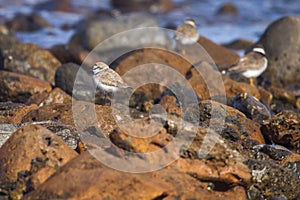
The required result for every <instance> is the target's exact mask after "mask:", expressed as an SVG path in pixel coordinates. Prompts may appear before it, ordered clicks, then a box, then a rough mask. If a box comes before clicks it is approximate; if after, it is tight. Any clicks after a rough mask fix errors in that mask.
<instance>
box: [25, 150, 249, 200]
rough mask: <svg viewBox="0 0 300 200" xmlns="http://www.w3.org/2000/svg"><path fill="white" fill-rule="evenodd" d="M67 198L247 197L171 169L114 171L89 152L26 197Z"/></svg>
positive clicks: (240, 189) (236, 190) (242, 193)
mask: <svg viewBox="0 0 300 200" xmlns="http://www.w3.org/2000/svg"><path fill="white" fill-rule="evenodd" d="M87 174H89V176H87ZM59 180H64V181H63V182H62V181H59ZM120 180H122V181H120ZM99 188H101V190H99ZM66 196H67V198H70V199H86V198H90V197H93V198H95V199H103V198H117V199H120V198H121V199H159V198H170V199H176V198H181V199H188V198H195V197H196V198H201V197H203V198H205V199H214V198H220V197H223V198H226V199H245V198H246V194H245V190H244V189H243V188H241V187H234V188H232V189H229V190H228V191H214V192H212V191H208V189H207V184H206V183H203V182H200V181H198V180H196V179H195V178H193V177H191V176H190V175H188V174H186V173H182V172H179V171H178V170H176V169H172V168H168V169H162V170H159V171H153V172H149V173H141V174H137V173H135V174H129V173H125V172H122V171H117V170H113V169H111V168H109V167H107V166H105V165H103V164H102V163H101V162H99V161H98V160H96V159H95V158H93V157H92V156H91V155H90V154H89V153H87V152H86V153H83V154H81V155H79V156H78V157H77V158H75V159H74V160H72V161H71V162H69V163H68V164H67V165H65V166H64V167H63V168H62V169H61V170H60V172H59V173H56V175H54V176H52V177H51V179H48V181H47V182H45V183H44V184H43V185H42V186H40V187H39V189H38V190H36V191H33V192H31V193H29V194H27V195H26V196H25V198H26V199H44V198H51V199H57V198H62V197H64V198H66Z"/></svg>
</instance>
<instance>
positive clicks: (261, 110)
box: [232, 93, 271, 124]
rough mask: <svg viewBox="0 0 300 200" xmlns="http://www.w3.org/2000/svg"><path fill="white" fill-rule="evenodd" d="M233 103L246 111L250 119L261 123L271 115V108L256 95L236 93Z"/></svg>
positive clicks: (237, 107) (242, 110)
mask: <svg viewBox="0 0 300 200" xmlns="http://www.w3.org/2000/svg"><path fill="white" fill-rule="evenodd" d="M232 105H233V107H234V108H236V109H238V110H239V111H241V112H242V113H244V114H245V115H246V116H247V117H248V118H249V119H252V120H253V121H255V122H257V123H260V124H262V123H263V121H264V120H266V119H269V118H270V117H271V113H270V111H269V109H268V108H267V107H266V106H265V105H264V104H262V103H261V102H260V101H259V100H258V99H256V98H255V97H254V96H252V95H250V94H247V93H241V94H238V95H236V96H235V98H234V99H233V102H232Z"/></svg>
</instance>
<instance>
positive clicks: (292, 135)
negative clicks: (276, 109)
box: [262, 110, 300, 153]
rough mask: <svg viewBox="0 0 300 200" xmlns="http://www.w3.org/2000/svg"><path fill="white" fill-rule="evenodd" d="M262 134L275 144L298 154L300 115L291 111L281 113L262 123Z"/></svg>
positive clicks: (299, 146)
mask: <svg viewBox="0 0 300 200" xmlns="http://www.w3.org/2000/svg"><path fill="white" fill-rule="evenodd" d="M262 132H263V134H264V136H265V137H267V138H268V139H269V140H271V141H273V142H275V143H276V144H281V145H283V146H286V147H288V148H292V149H294V150H295V151H296V152H297V153H299V152H300V114H298V113H295V112H293V111H291V110H286V111H282V112H280V113H278V114H276V115H274V116H273V117H271V118H270V119H268V120H266V121H265V122H264V124H263V126H262Z"/></svg>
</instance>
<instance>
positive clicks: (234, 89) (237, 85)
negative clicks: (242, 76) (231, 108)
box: [223, 76, 260, 105]
mask: <svg viewBox="0 0 300 200" xmlns="http://www.w3.org/2000/svg"><path fill="white" fill-rule="evenodd" d="M223 81H224V86H225V90H226V97H227V98H228V100H229V101H230V100H231V99H233V98H234V97H235V96H236V95H237V94H239V93H243V92H245V93H247V94H251V95H252V96H254V97H255V98H257V99H260V93H259V91H258V89H257V88H256V87H253V86H251V85H250V84H248V83H243V82H237V81H234V80H232V79H231V78H228V77H226V76H223ZM230 105H231V104H230Z"/></svg>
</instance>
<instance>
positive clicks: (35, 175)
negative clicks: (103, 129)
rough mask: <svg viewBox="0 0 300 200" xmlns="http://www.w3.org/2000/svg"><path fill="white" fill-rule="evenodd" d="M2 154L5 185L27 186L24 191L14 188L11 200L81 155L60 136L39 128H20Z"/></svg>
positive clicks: (0, 180)
mask: <svg viewBox="0 0 300 200" xmlns="http://www.w3.org/2000/svg"><path fill="white" fill-rule="evenodd" d="M16 147H17V148H16ZM0 152H1V154H0V163H1V166H0V168H1V170H0V171H1V173H0V182H1V183H2V184H1V185H4V184H5V183H7V182H14V183H15V184H21V185H23V187H22V190H21V191H19V190H16V189H15V190H14V188H11V189H12V191H11V192H9V195H11V196H10V198H11V197H12V196H14V195H17V194H18V193H19V195H20V194H24V193H26V192H28V191H30V190H32V189H36V188H37V187H38V186H39V185H40V184H41V183H43V182H44V181H46V180H47V179H48V178H49V177H50V176H51V175H52V174H53V173H55V172H56V171H57V170H58V169H59V168H60V167H61V166H62V165H64V164H66V163H67V162H68V161H69V160H71V159H72V158H74V157H76V155H77V153H76V152H75V151H74V150H72V149H71V148H69V147H68V146H67V145H66V144H65V143H64V142H63V141H62V140H61V139H60V138H59V137H58V136H56V135H55V134H53V133H52V132H51V131H49V130H47V129H46V128H43V127H41V126H38V125H28V126H23V127H22V128H20V129H19V130H18V131H16V132H15V133H14V134H13V135H12V136H11V137H10V138H9V140H7V141H6V143H5V144H4V145H3V146H2V147H1V149H0ZM20 175H21V176H22V177H20ZM21 178H22V179H21ZM9 195H8V196H9ZM21 196H22V195H21Z"/></svg>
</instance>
